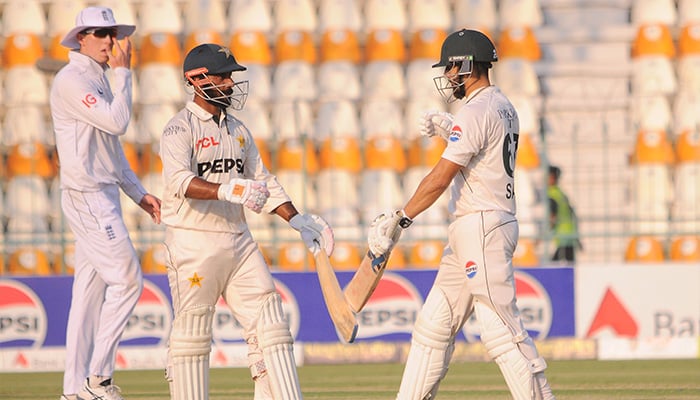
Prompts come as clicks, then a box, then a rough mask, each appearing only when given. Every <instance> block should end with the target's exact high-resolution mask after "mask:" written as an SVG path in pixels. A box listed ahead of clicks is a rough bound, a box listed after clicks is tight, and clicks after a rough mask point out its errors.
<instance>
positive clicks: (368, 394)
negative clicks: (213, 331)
mask: <svg viewBox="0 0 700 400" xmlns="http://www.w3.org/2000/svg"><path fill="white" fill-rule="evenodd" d="M402 371H403V366H402V365H399V364H350V365H307V366H304V367H301V368H299V379H300V380H301V385H302V390H303V392H304V398H305V399H356V400H360V399H387V400H388V399H394V398H395V396H396V391H397V389H398V386H399V380H400V378H401V373H402ZM547 375H548V378H549V381H550V382H551V384H552V387H553V389H554V392H555V394H556V396H557V399H558V400H567V399H571V400H573V399H580V400H583V399H586V400H597V399H600V400H603V399H605V400H610V399H615V400H632V399H634V400H643V399H654V400H658V399H664V400H680V399H683V400H689V399H695V400H697V399H700V360H657V361H551V362H549V369H548V370H547ZM61 379H62V375H61V374H60V373H56V372H52V373H12V374H9V373H8V374H0V399H7V400H10V399H11V400H20V399H23V400H45V399H51V400H54V399H58V397H59V395H60V390H61V389H60V388H61ZM115 379H116V381H117V382H116V383H117V384H118V385H120V386H121V387H122V390H123V393H122V394H123V395H124V397H125V398H126V399H127V400H146V399H149V400H166V399H169V396H168V388H167V385H166V383H165V381H164V379H163V373H162V372H161V371H150V370H149V371H118V372H117V373H116V375H115ZM252 387H253V386H252V382H251V380H250V376H249V375H248V370H247V369H243V368H235V369H223V368H216V369H212V371H211V385H210V393H211V395H210V399H212V400H223V399H227V400H230V399H252V398H253V392H252ZM438 398H439V399H441V400H445V399H480V400H490V399H502V400H505V399H510V395H509V393H508V391H507V389H506V386H505V383H504V382H503V379H502V378H501V375H500V373H499V371H498V368H497V367H496V365H495V364H494V363H483V362H476V363H456V364H453V365H452V366H451V367H450V372H449V374H448V375H447V377H446V378H445V380H444V381H443V383H442V385H440V392H439V396H438Z"/></svg>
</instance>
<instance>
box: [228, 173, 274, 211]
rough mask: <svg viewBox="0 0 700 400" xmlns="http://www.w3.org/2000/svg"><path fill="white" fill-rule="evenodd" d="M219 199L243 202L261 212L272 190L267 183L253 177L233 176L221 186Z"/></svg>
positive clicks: (237, 202)
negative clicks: (268, 188) (241, 177)
mask: <svg viewBox="0 0 700 400" xmlns="http://www.w3.org/2000/svg"><path fill="white" fill-rule="evenodd" d="M218 197H219V200H226V201H230V202H231V203H236V204H243V205H244V206H246V207H248V208H249V209H251V210H253V211H254V212H255V213H257V214H260V211H262V208H263V206H264V205H265V202H266V201H267V198H268V197H270V192H269V191H268V190H267V183H265V182H261V181H254V180H252V179H239V178H233V179H231V182H229V183H222V184H221V186H219V193H218Z"/></svg>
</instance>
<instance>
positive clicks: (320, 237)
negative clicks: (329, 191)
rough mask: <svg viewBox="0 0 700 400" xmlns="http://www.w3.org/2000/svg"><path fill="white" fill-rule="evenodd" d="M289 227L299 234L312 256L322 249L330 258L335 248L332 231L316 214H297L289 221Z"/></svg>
mask: <svg viewBox="0 0 700 400" xmlns="http://www.w3.org/2000/svg"><path fill="white" fill-rule="evenodd" d="M289 226H291V227H292V228H294V230H296V231H297V232H299V233H300V234H301V240H302V241H304V244H305V245H306V247H308V248H309V251H310V252H312V253H313V254H314V255H316V253H317V252H318V251H319V250H321V249H323V250H324V251H325V252H326V254H327V255H328V256H329V257H330V255H331V254H332V253H333V248H334V247H335V238H334V237H333V229H331V226H330V225H328V222H326V220H324V219H323V218H321V217H320V216H318V215H316V214H303V215H302V214H297V215H295V216H293V217H292V218H291V219H290V220H289Z"/></svg>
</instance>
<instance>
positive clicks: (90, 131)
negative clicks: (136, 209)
mask: <svg viewBox="0 0 700 400" xmlns="http://www.w3.org/2000/svg"><path fill="white" fill-rule="evenodd" d="M68 57H69V59H70V62H69V63H68V65H66V66H65V67H63V68H62V69H61V70H60V71H59V72H58V73H57V74H56V76H55V77H54V80H53V84H52V86H51V94H50V105H51V116H52V118H53V126H54V132H55V134H56V149H57V151H58V158H59V163H60V172H59V176H60V187H61V189H71V190H77V191H81V192H95V191H99V190H102V187H104V186H105V185H113V184H117V185H119V186H121V188H122V190H124V192H125V193H126V194H127V195H128V196H129V197H130V198H131V199H132V200H134V201H135V202H136V203H138V202H140V201H141V198H142V197H143V196H144V195H145V194H146V190H145V189H144V188H143V186H142V185H141V183H140V182H139V180H138V178H137V177H136V175H135V174H134V171H133V170H132V169H131V167H130V166H129V162H128V161H127V160H126V157H125V156H124V151H123V149H122V146H121V143H120V142H119V136H121V135H123V134H124V133H126V128H127V126H128V125H129V119H130V118H131V84H132V83H131V71H130V70H129V69H128V68H122V67H118V68H115V69H114V91H112V88H111V87H110V84H109V81H108V80H107V77H106V76H105V68H103V67H102V66H101V65H100V64H99V63H97V62H96V61H95V60H93V59H92V58H90V57H88V56H86V55H84V54H81V53H79V52H77V51H71V52H70V53H69V54H68Z"/></svg>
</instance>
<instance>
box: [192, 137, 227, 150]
mask: <svg viewBox="0 0 700 400" xmlns="http://www.w3.org/2000/svg"><path fill="white" fill-rule="evenodd" d="M220 143H221V142H217V141H216V139H215V138H214V136H209V137H205V138H201V139H199V140H197V143H196V144H195V148H196V149H198V150H199V149H206V148H208V147H212V146H218V145H219V144H220Z"/></svg>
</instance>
